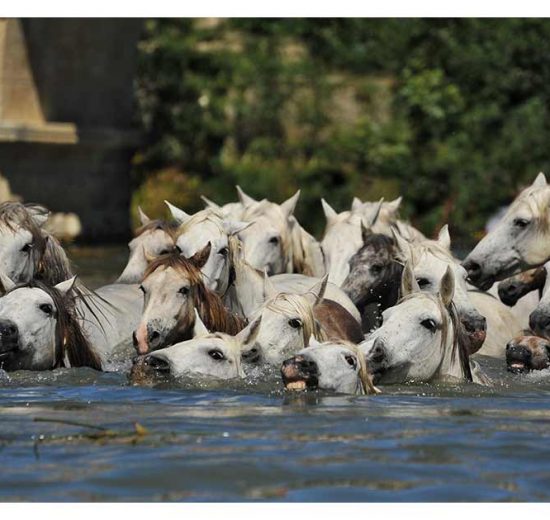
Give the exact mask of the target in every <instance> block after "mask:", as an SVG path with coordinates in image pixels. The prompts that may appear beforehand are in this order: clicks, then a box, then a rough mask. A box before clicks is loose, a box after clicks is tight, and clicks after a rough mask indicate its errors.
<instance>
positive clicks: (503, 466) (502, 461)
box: [0, 249, 550, 501]
mask: <svg viewBox="0 0 550 520" xmlns="http://www.w3.org/2000/svg"><path fill="white" fill-rule="evenodd" d="M72 254H73V257H74V258H75V261H76V263H77V265H78V266H79V268H80V271H81V272H83V273H84V275H85V276H84V280H85V281H86V282H87V283H88V284H89V285H90V286H97V285H99V284H100V283H103V282H105V281H110V280H112V279H113V278H114V276H113V275H114V274H115V273H117V272H120V268H121V265H122V263H123V262H124V256H125V252H124V250H123V249H109V250H93V249H88V250H75V251H73V252H72ZM106 258H108V259H110V260H109V261H106V260H105V259H106ZM482 362H483V364H484V366H486V367H487V370H488V371H489V373H490V374H491V375H492V377H493V378H495V380H496V385H495V387H494V388H491V389H486V388H481V387H478V386H474V385H461V386H441V387H433V386H427V385H407V386H401V387H385V388H384V387H383V388H382V389H383V390H384V394H383V395H380V396H376V397H350V396H342V395H329V394H302V395H294V396H288V395H285V393H284V392H283V391H282V387H281V385H280V383H279V381H278V378H277V377H276V374H274V375H273V376H272V377H271V378H268V379H267V380H262V381H261V382H258V381H252V382H250V381H248V382H243V383H233V384H230V385H229V386H228V387H225V386H223V385H219V384H218V385H216V384H209V383H207V382H205V381H202V382H193V383H189V382H179V383H178V384H174V383H172V384H171V383H166V382H164V383H162V384H159V385H157V386H155V387H140V386H134V385H132V384H131V383H129V381H128V378H127V376H126V374H124V373H104V374H98V373H95V372H94V371H92V370H89V369H73V370H66V369H62V370H56V371H54V372H42V373H31V372H19V373H11V374H6V373H5V372H2V371H0V468H1V470H0V499H1V500H12V501H13V500H17V501H23V500H24V501H30V500H32V501H75V500H79V501H80V500H83V501H89V500H91V501H100V500H103V501H152V500H187V501H216V500H227V501H254V500H278V501H506V500H530V501H533V500H545V501H548V500H550V374H544V373H539V374H537V375H534V376H528V377H520V376H511V375H507V374H506V373H505V372H504V371H503V367H502V365H501V364H500V363H499V362H495V361H492V360H482Z"/></svg>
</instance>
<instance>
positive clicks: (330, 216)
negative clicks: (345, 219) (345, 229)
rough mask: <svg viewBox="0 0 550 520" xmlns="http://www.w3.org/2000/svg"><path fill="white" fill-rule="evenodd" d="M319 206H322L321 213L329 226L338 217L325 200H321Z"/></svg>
mask: <svg viewBox="0 0 550 520" xmlns="http://www.w3.org/2000/svg"><path fill="white" fill-rule="evenodd" d="M321 204H322V205H323V212H324V213H325V218H326V219H327V224H330V223H331V222H332V221H333V220H334V219H335V218H336V217H337V216H338V213H336V211H334V209H333V207H332V206H331V205H330V204H329V203H328V202H327V201H326V200H325V199H321Z"/></svg>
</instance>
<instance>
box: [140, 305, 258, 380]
mask: <svg viewBox="0 0 550 520" xmlns="http://www.w3.org/2000/svg"><path fill="white" fill-rule="evenodd" d="M259 325H260V319H257V320H256V321H255V322H253V323H251V324H250V326H249V327H248V328H247V329H245V330H243V331H241V332H240V333H239V334H237V335H236V336H230V335H228V334H224V333H221V332H214V333H211V332H209V331H208V329H207V328H206V326H205V325H204V323H203V322H202V321H201V319H200V316H199V314H198V312H197V311H196V310H195V326H194V337H193V339H191V340H188V341H184V342H181V343H176V344H175V345H173V346H171V347H168V348H163V349H160V350H156V351H155V352H152V353H151V354H148V355H147V356H145V357H144V358H143V360H142V361H140V362H138V363H142V364H143V365H145V367H147V368H146V370H147V369H149V370H152V371H153V372H157V373H161V374H169V375H170V376H172V377H182V376H185V377H197V376H202V377H204V376H207V377H214V378H217V379H236V378H243V377H244V371H243V367H242V364H241V350H242V349H244V348H246V347H247V345H248V344H250V343H252V342H254V340H255V338H256V335H257V333H258V328H259Z"/></svg>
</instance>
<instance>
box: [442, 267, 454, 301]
mask: <svg viewBox="0 0 550 520" xmlns="http://www.w3.org/2000/svg"><path fill="white" fill-rule="evenodd" d="M454 294H455V277H454V275H453V271H452V269H451V266H450V265H449V266H447V270H446V271H445V274H444V275H443V278H441V285H440V288H439V295H440V296H441V300H442V301H443V305H445V307H448V306H449V305H450V304H451V302H452V301H453V296H454Z"/></svg>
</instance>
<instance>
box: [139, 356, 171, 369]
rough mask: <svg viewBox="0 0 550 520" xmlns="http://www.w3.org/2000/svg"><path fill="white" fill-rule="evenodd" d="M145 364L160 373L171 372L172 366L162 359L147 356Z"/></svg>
mask: <svg viewBox="0 0 550 520" xmlns="http://www.w3.org/2000/svg"><path fill="white" fill-rule="evenodd" d="M144 363H145V364H146V365H147V366H149V367H151V368H152V369H154V370H157V371H159V372H170V364H169V363H168V361H165V360H164V359H160V358H158V357H156V356H147V357H146V358H145V361H144Z"/></svg>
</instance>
